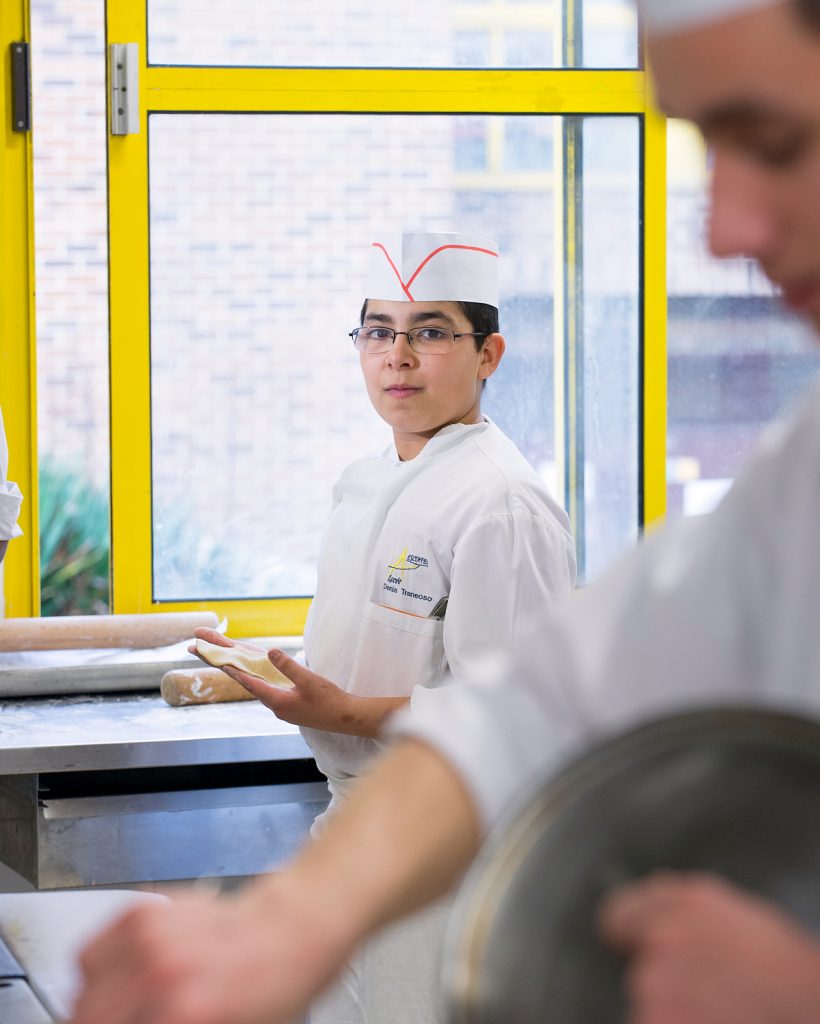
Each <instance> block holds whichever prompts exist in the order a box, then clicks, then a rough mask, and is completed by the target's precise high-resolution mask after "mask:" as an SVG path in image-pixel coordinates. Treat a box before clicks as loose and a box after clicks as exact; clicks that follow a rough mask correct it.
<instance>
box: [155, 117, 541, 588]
mask: <svg viewBox="0 0 820 1024" xmlns="http://www.w3.org/2000/svg"><path fill="white" fill-rule="evenodd" d="M469 120H470V122H475V120H476V119H475V118H470V119H469ZM533 120H535V119H533ZM543 120H545V121H547V123H552V124H555V123H556V122H557V119H543ZM485 121H486V122H487V124H486V125H485V126H484V132H485V133H486V134H488V135H490V134H494V133H495V134H499V132H498V131H497V129H500V130H501V131H500V134H503V127H504V124H503V122H504V121H505V118H497V117H496V118H491V117H488V118H485ZM493 122H495V123H493ZM473 127H474V126H473ZM462 137H463V131H462V119H461V118H458V117H449V116H435V117H407V116H371V115H253V116H249V115H207V116H201V115H200V116H194V115H174V114H154V115H152V116H151V117H150V135H149V142H150V202H151V282H152V285H151V289H152V291H151V314H152V330H151V352H152V407H153V413H152V414H153V428H152V434H153V502H154V505H153V516H154V518H153V528H154V538H153V539H154V589H155V594H154V596H155V598H156V599H159V600H170V599H186V598H195V597H218V596H226V597H239V596H241V597H251V596H265V595H271V596H277V595H278V596H285V595H301V594H310V593H312V591H313V585H314V567H315V562H316V556H317V551H318V544H319V539H320V535H321V530H322V527H323V525H324V522H325V520H326V517H327V514H328V511H329V507H330V496H331V487H332V484H333V481H334V480H335V479H336V477H337V476H338V474H339V472H340V471H341V469H342V468H343V467H344V466H345V465H346V464H347V463H348V462H350V461H351V460H352V459H353V458H356V457H359V456H363V455H366V454H371V453H375V452H377V451H379V450H381V449H382V448H383V447H384V446H385V445H386V444H387V443H388V440H389V432H388V429H387V427H386V426H385V425H384V424H383V423H382V421H381V420H380V419H378V418H377V416H376V415H375V413H374V412H373V411H372V410H371V408H370V405H369V402H368V400H367V397H366V394H365V390H364V387H363V384H362V382H361V380H360V370H359V365H358V358H357V357H356V355H355V352H354V350H353V346H352V344H351V342H350V339H349V338H348V337H347V332H348V331H350V330H351V328H352V327H354V326H355V325H356V324H357V323H358V314H359V309H360V306H361V303H362V300H363V299H364V295H363V294H362V288H363V282H364V273H365V264H366V256H367V253H368V250H369V246H370V242H371V240H372V237H373V234H374V232H375V231H376V230H379V229H382V228H383V227H384V226H385V225H386V226H388V227H394V228H401V227H406V226H425V227H426V228H429V229H432V230H460V231H465V232H474V233H480V234H484V235H488V236H490V237H493V238H496V239H497V240H498V242H499V244H500V246H501V251H502V254H503V262H502V268H503V269H502V282H501V290H502V295H503V296H504V301H503V303H502V307H501V319H502V324H504V325H505V329H506V333H507V335H508V344H509V347H508V353H507V355H506V356H505V359H504V362H503V364H502V367H501V369H500V371H499V373H498V374H497V375H496V376H495V377H494V378H493V380H492V381H491V382H490V384H489V387H488V389H487V396H486V403H485V404H486V409H487V412H488V414H489V415H490V416H491V417H493V418H497V420H498V421H499V423H500V425H501V427H502V429H505V430H506V431H508V432H509V433H510V434H511V435H512V436H513V438H514V439H515V440H516V441H517V442H518V443H519V444H520V445H521V446H522V448H523V449H524V450H525V453H526V454H527V456H528V457H529V458H530V459H531V460H532V461H533V463H534V464H535V465H536V466H537V467H538V468H539V469H540V470H541V471H542V472H543V473H544V474H545V476H547V477H548V478H549V480H550V482H552V478H553V476H554V468H553V466H554V454H553V427H552V417H553V413H552V334H551V305H552V285H553V235H552V222H553V197H552V184H551V177H550V176H549V175H544V176H543V178H542V179H541V180H540V182H539V183H537V184H533V182H532V181H531V176H527V178H526V180H525V181H523V182H522V183H521V186H520V187H514V186H515V182H514V181H512V180H507V179H505V181H504V182H500V181H499V180H498V175H497V173H496V172H494V171H487V172H486V173H478V174H477V173H476V172H470V173H469V174H466V175H463V174H462V173H461V172H460V171H459V170H458V169H457V167H456V160H455V150H456V148H457V146H458V144H459V141H460V140H461V139H462Z"/></svg>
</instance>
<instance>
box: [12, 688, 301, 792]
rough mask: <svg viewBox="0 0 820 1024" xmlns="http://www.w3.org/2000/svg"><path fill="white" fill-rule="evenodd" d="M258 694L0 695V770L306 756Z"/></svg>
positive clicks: (15, 771)
mask: <svg viewBox="0 0 820 1024" xmlns="http://www.w3.org/2000/svg"><path fill="white" fill-rule="evenodd" d="M310 756H311V755H310V751H309V750H308V749H307V747H306V746H305V743H304V741H303V740H302V738H301V736H300V735H299V730H298V729H297V728H296V726H293V725H288V724H287V723H286V722H280V721H279V720H278V719H277V718H276V717H275V716H274V715H273V714H272V713H271V712H270V711H268V709H267V708H265V707H263V706H262V705H261V704H259V703H257V702H256V701H241V702H238V703H233V704H202V705H197V706H193V707H180V708H172V707H169V706H168V705H167V704H166V703H165V701H164V700H163V699H162V698H161V697H160V696H159V695H158V694H140V695H139V696H129V697H122V696H94V697H55V698H41V699H26V700H5V701H0V775H17V774H19V773H21V772H59V771H78V770H80V769H85V770H99V769H113V768H138V767H149V766H166V765H175V764H214V763H219V762H242V761H264V760H277V761H280V760H288V759H291V758H302V757H310Z"/></svg>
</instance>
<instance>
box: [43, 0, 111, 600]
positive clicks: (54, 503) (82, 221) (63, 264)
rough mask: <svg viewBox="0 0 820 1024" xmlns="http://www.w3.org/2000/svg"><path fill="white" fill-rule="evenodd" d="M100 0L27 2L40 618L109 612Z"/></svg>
mask: <svg viewBox="0 0 820 1024" xmlns="http://www.w3.org/2000/svg"><path fill="white" fill-rule="evenodd" d="M104 24H105V4H104V2H103V0H32V3H31V26H32V31H31V36H32V102H33V122H34V125H35V130H34V132H33V133H32V143H33V147H34V225H35V273H36V280H37V289H36V328H37V407H38V424H37V432H38V449H39V452H38V454H39V460H40V479H39V488H40V556H41V600H42V614H43V615H57V614H72V613H94V612H104V611H106V610H107V609H108V603H109V593H108V554H109V542H110V537H109V526H108V504H109V488H108V480H109V454H108V452H109V434H108V271H107V221H106V180H105V174H106V153H105V145H106V135H105V131H106V126H105V46H104V42H105V39H104Z"/></svg>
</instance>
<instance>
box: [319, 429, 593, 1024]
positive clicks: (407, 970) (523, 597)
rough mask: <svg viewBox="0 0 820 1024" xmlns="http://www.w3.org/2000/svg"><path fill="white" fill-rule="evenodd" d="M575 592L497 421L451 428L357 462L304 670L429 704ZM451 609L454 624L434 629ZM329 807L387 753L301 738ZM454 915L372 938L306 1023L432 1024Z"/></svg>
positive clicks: (344, 487) (439, 911)
mask: <svg viewBox="0 0 820 1024" xmlns="http://www.w3.org/2000/svg"><path fill="white" fill-rule="evenodd" d="M574 582H575V548H574V545H573V542H572V537H571V535H570V530H569V521H568V519H567V516H566V513H565V512H564V511H563V509H562V508H561V507H560V506H559V505H558V504H557V503H556V502H555V501H554V500H553V499H552V497H551V496H550V494H549V492H548V491H547V489H546V487H545V486H544V484H543V482H542V481H541V479H540V478H539V477H538V475H537V474H536V473H535V471H534V470H533V469H532V467H531V466H530V465H529V464H528V463H527V461H526V460H525V459H524V457H523V456H522V455H521V453H520V452H519V451H518V449H517V448H516V447H515V445H513V443H512V442H511V441H510V440H509V439H508V438H506V437H505V436H504V434H503V433H502V432H501V431H500V430H499V429H498V428H497V427H496V426H495V425H494V424H492V423H491V422H490V421H489V420H486V419H485V420H484V421H483V422H481V423H475V424H455V425H452V426H449V427H444V428H443V429H442V430H440V431H439V432H438V433H437V434H436V435H435V437H433V438H432V439H431V440H429V441H428V442H427V444H426V445H425V446H424V448H423V449H422V450H421V452H420V453H419V454H418V455H417V456H416V457H415V458H414V459H411V460H409V461H408V462H401V461H399V457H398V454H397V452H396V449H395V447H394V446H391V447H390V448H389V449H388V450H387V451H386V452H384V453H383V454H382V455H381V456H380V457H378V458H374V459H362V460H361V461H359V462H354V463H353V465H351V466H349V467H348V468H347V469H346V470H345V472H344V473H343V474H342V476H341V478H340V479H339V481H338V483H337V484H336V486H335V488H334V493H333V510H332V512H331V516H330V520H329V523H328V527H327V530H326V533H325V537H324V539H323V544H322V550H321V553H320V557H319V572H318V585H317V588H316V597H315V598H314V601H313V604H312V605H311V609H310V614H309V616H308V621H307V626H306V629H305V656H306V661H307V664H308V665H309V666H310V668H312V669H314V670H315V671H316V672H318V673H319V674H320V675H323V676H327V677H328V678H330V679H332V680H333V681H334V682H335V683H337V684H338V685H340V686H343V687H344V688H345V689H346V690H348V691H350V692H351V693H356V694H359V695H363V696H405V695H409V696H410V698H411V707H412V706H414V705H415V701H416V699H417V695H418V693H419V692H421V691H424V692H427V691H428V690H433V689H434V688H435V687H437V686H439V685H440V684H441V682H442V681H443V680H444V679H445V678H447V676H448V670H452V671H453V673H454V676H455V677H457V678H459V679H461V678H464V679H468V678H471V677H473V676H474V675H475V674H476V672H477V671H478V670H479V668H480V667H481V668H485V667H486V665H487V660H488V659H495V658H497V657H498V655H497V652H498V651H499V650H502V651H506V650H508V649H510V648H513V647H516V646H517V645H518V644H519V643H521V641H522V638H523V637H525V636H526V635H528V634H529V633H530V625H529V623H530V618H531V616H533V615H535V617H536V618H537V617H540V615H542V614H543V610H544V609H545V608H548V607H550V606H552V605H554V604H555V603H556V602H558V601H560V600H562V599H568V597H569V595H570V593H571V591H572V587H573V585H574ZM444 597H446V598H447V599H448V603H447V611H446V616H445V618H444V619H443V620H441V619H437V618H431V617H430V615H431V612H434V610H435V608H436V605H437V604H438V602H439V601H440V600H441V599H442V598H444ZM302 734H303V735H304V737H305V739H306V740H307V742H308V743H309V744H310V746H311V748H312V750H313V752H314V754H315V756H316V761H317V764H318V765H319V767H320V768H321V770H322V771H323V772H324V773H325V774H326V775H327V776H328V783H329V785H330V790H331V793H332V794H333V797H334V799H337V798H339V797H340V796H343V795H344V794H345V792H346V791H347V789H348V787H349V786H350V784H351V783H352V781H353V780H354V779H355V778H356V777H357V776H359V775H361V774H362V772H363V771H365V770H366V769H367V768H368V767H369V765H370V762H371V760H372V758H373V755H374V754H375V753H376V752H377V751H378V750H379V747H380V744H379V743H378V742H377V741H375V740H372V739H366V738H362V737H357V736H343V735H339V734H337V733H328V732H321V731H316V730H311V729H303V730H302ZM448 914H449V901H447V900H444V901H439V903H437V904H435V905H434V906H433V907H430V908H427V909H426V910H424V911H422V912H421V913H420V914H417V915H415V916H414V917H412V918H410V919H409V920H405V921H402V922H400V923H399V924H397V925H395V926H393V927H392V928H389V929H387V930H386V931H385V932H384V933H382V934H380V935H379V936H376V937H375V938H374V939H373V940H371V941H370V942H369V943H367V945H366V946H365V947H364V948H363V949H362V950H360V951H359V952H358V953H357V954H356V956H354V957H353V958H352V959H351V961H350V962H349V963H348V965H347V967H346V969H345V971H344V973H343V975H342V977H341V979H340V980H339V982H338V983H337V984H336V985H335V986H334V987H333V988H332V989H331V990H330V991H329V992H327V993H326V994H325V995H324V996H323V997H322V998H321V999H320V1000H318V1001H317V1002H316V1003H315V1004H314V1005H313V1006H312V1007H311V1011H310V1016H309V1020H310V1022H311V1024H436V1022H438V1021H439V1020H440V1019H441V1016H440V1008H439V1007H438V1005H437V996H438V983H437V982H438V974H439V971H440V966H441V958H442V938H443V933H444V925H445V922H446V920H447V917H448Z"/></svg>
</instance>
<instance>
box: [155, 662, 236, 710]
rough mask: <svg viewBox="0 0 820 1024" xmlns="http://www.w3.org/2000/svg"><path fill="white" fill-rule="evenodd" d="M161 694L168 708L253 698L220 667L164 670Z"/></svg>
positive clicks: (225, 702) (203, 666) (224, 702)
mask: <svg viewBox="0 0 820 1024" xmlns="http://www.w3.org/2000/svg"><path fill="white" fill-rule="evenodd" d="M160 693H161V694H162V696H163V698H164V699H165V702H166V703H167V704H170V705H171V707H174V708H178V707H183V706H187V705H188V704H227V703H229V702H230V701H235V700H254V699H255V698H254V696H253V694H251V693H248V691H247V690H246V689H245V688H244V687H242V686H240V685H239V683H237V682H235V681H234V680H233V679H231V677H230V676H226V675H225V673H224V672H223V671H222V669H219V668H207V667H206V666H205V665H202V666H201V667H200V668H179V669H172V670H171V671H170V672H166V673H165V675H164V676H163V677H162V682H161V683H160Z"/></svg>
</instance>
